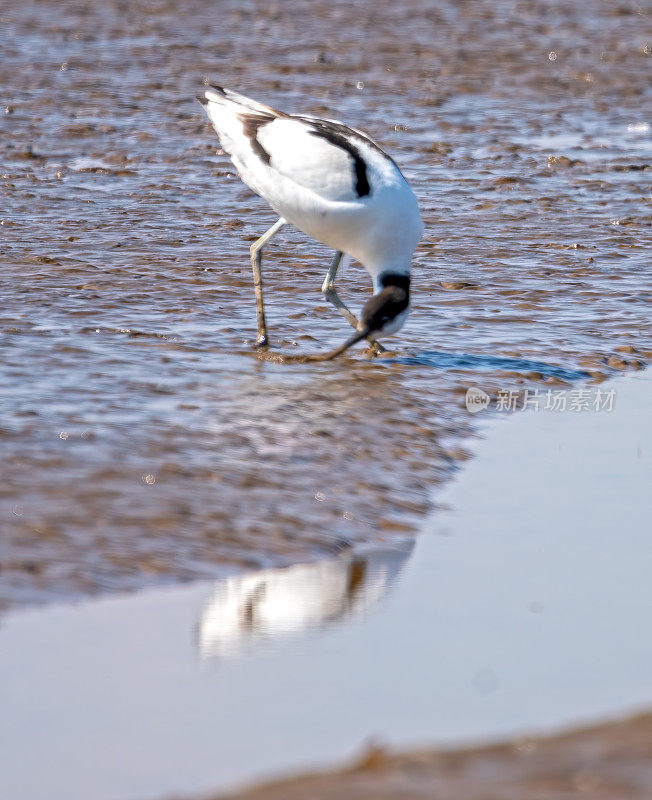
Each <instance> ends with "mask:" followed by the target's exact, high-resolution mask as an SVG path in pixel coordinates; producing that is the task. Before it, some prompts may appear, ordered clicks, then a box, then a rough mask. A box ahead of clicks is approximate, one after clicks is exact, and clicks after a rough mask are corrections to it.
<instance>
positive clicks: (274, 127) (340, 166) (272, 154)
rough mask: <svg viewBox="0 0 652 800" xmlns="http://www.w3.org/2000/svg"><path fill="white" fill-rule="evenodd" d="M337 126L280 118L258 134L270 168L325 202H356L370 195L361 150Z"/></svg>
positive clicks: (344, 131) (341, 126) (321, 122)
mask: <svg viewBox="0 0 652 800" xmlns="http://www.w3.org/2000/svg"><path fill="white" fill-rule="evenodd" d="M347 131H348V129H347V128H345V126H343V125H339V126H338V124H337V123H326V122H324V121H312V120H309V119H306V120H302V119H296V118H292V117H280V118H276V119H274V120H273V121H270V122H268V123H267V124H263V125H261V126H260V127H258V129H257V131H256V141H257V143H258V144H259V145H260V147H261V148H262V150H263V151H264V152H265V153H267V154H268V156H269V167H270V168H271V169H273V170H275V171H277V172H278V173H280V174H281V175H283V176H284V177H286V178H289V179H290V180H292V181H294V182H295V183H297V184H299V185H300V186H303V187H305V188H306V189H309V190H310V191H312V192H314V193H315V194H317V195H319V196H320V197H323V198H324V199H326V200H332V201H341V202H347V201H354V200H358V199H359V198H361V197H364V196H366V195H368V194H369V183H368V180H369V177H368V174H367V165H366V163H365V161H364V158H363V156H362V154H361V153H360V150H359V147H358V146H357V145H356V143H355V142H352V141H351V140H350V139H348V138H347V137H346V132H347Z"/></svg>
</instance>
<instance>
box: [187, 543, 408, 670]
mask: <svg viewBox="0 0 652 800" xmlns="http://www.w3.org/2000/svg"><path fill="white" fill-rule="evenodd" d="M411 550H412V544H411V543H410V544H409V545H407V546H406V547H404V548H403V549H392V550H382V551H377V552H374V553H372V554H370V555H369V556H367V557H365V558H342V559H337V560H335V561H322V562H319V563H317V564H299V565H297V566H294V567H287V568H285V569H276V570H263V571H261V572H253V573H247V574H245V575H235V576H233V577H231V578H226V579H224V580H223V581H220V582H219V583H218V585H217V586H216V588H215V591H214V592H213V595H212V597H211V599H210V601H209V602H208V604H207V605H206V607H205V608H204V611H203V613H202V617H201V621H200V624H199V648H200V651H201V653H202V655H204V656H225V655H235V654H237V653H238V652H240V650H241V649H242V648H243V646H244V645H246V644H247V643H249V642H252V641H255V640H256V639H259V638H262V637H266V636H278V635H285V634H296V633H301V632H303V631H308V630H311V629H316V628H320V627H322V626H323V625H326V624H328V623H329V622H332V621H333V620H336V619H339V618H341V617H346V616H349V617H350V616H357V615H360V614H363V613H364V612H366V611H367V610H368V609H369V608H371V607H372V606H373V605H375V604H376V603H377V602H378V601H379V600H380V599H381V598H382V597H383V596H384V595H385V594H386V593H387V591H388V589H389V587H390V585H391V583H392V581H393V580H394V578H395V577H396V576H397V575H398V573H399V571H400V569H401V567H402V566H403V563H404V561H405V560H406V559H407V557H408V556H409V554H410V552H411Z"/></svg>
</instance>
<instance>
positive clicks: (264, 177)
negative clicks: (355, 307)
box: [203, 88, 423, 291]
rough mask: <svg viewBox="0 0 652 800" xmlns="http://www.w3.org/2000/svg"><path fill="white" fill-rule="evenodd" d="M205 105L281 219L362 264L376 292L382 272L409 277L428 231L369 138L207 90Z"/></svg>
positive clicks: (237, 161)
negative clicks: (417, 247)
mask: <svg viewBox="0 0 652 800" xmlns="http://www.w3.org/2000/svg"><path fill="white" fill-rule="evenodd" d="M203 102H204V105H205V109H206V112H207V114H208V116H209V118H210V120H211V122H212V123H213V126H214V127H215V130H216V131H217V133H218V135H219V138H220V142H221V144H222V148H223V149H224V150H225V151H226V152H227V153H228V154H229V155H230V156H231V160H232V161H233V163H234V165H235V166H236V168H237V170H238V172H239V174H240V177H241V179H242V180H243V181H244V183H246V184H247V185H248V186H249V187H250V188H251V189H252V190H253V191H254V192H256V194H258V195H260V196H261V197H263V198H264V199H265V200H266V201H267V202H268V203H269V205H270V206H271V207H272V208H273V209H274V211H276V213H277V214H278V215H279V216H280V217H282V218H283V219H285V220H286V221H287V222H290V223H292V224H293V225H294V226H295V227H297V228H298V229H299V230H301V231H303V232H304V233H306V234H308V235H309V236H311V237H312V238H314V239H316V240H317V241H319V242H322V243H323V244H325V245H327V246H328V247H332V248H333V249H334V250H337V251H341V252H343V253H347V254H348V255H350V256H352V257H353V258H356V259H357V260H358V261H360V262H361V263H362V264H363V265H364V266H365V268H366V269H367V271H368V272H369V274H370V275H371V277H372V279H373V280H374V289H375V290H376V291H378V289H379V285H378V276H379V275H381V274H382V273H383V272H391V273H400V274H409V272H410V262H411V259H412V254H413V251H414V248H415V247H416V244H417V242H418V241H419V239H420V237H421V234H422V231H423V225H422V222H421V218H420V215H419V208H418V205H417V200H416V197H415V195H414V193H413V191H412V189H411V188H410V186H409V185H408V183H407V181H406V180H405V178H404V177H403V175H402V174H401V171H400V170H399V168H398V167H397V166H396V164H395V163H394V162H393V161H392V159H391V158H389V156H387V155H386V154H385V153H383V152H382V150H381V149H380V148H379V147H378V145H376V144H375V143H374V142H373V141H372V140H371V139H370V138H369V137H368V136H367V135H366V134H364V133H361V132H360V131H357V130H355V129H352V128H347V127H346V126H344V125H342V124H341V123H337V122H334V121H331V120H322V119H318V118H315V117H307V116H292V115H287V114H284V113H282V112H278V111H276V110H275V109H272V108H270V107H269V106H265V105H263V104H261V103H257V102H256V101H254V100H251V99H249V98H247V97H244V96H242V95H239V94H236V93H235V92H231V91H229V90H222V89H218V88H216V89H215V90H212V89H208V90H207V91H206V93H205V101H203ZM366 189H368V191H365V190H366Z"/></svg>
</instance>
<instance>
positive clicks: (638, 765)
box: [220, 714, 652, 800]
mask: <svg viewBox="0 0 652 800" xmlns="http://www.w3.org/2000/svg"><path fill="white" fill-rule="evenodd" d="M651 764H652V714H644V715H640V716H636V717H632V718H629V719H624V720H622V721H618V722H611V723H608V724H603V725H597V726H592V727H589V728H583V729H580V730H576V731H572V732H570V733H562V734H558V735H555V736H550V737H536V738H518V739H514V740H511V741H508V742H503V743H499V744H495V745H489V746H486V747H478V748H468V749H464V750H442V751H428V750H424V751H420V752H414V753H404V754H399V753H391V752H387V751H384V750H382V749H381V748H373V747H372V748H369V750H368V751H366V752H365V753H363V754H362V755H361V756H360V757H359V758H358V759H357V760H356V761H355V762H354V763H353V764H352V765H351V766H350V767H346V768H344V769H342V770H339V771H337V772H332V773H320V774H313V775H304V776H300V777H297V778H292V779H290V780H286V781H279V782H275V783H269V784H267V785H265V786H261V787H259V788H257V789H252V790H251V791H246V792H242V793H238V794H234V795H221V796H220V797H221V798H222V800H226V798H227V797H228V798H229V800H236V798H237V800H293V798H302V800H305V798H308V797H309V798H310V799H311V800H330V799H331V798H333V800H335V798H337V799H338V800H340V799H342V800H344V798H347V799H349V798H350V799H351V800H352V799H353V798H355V799H356V800H367V798H369V800H372V798H373V800H398V799H399V798H410V799H411V800H421V798H423V800H432V798H436V799H437V800H523V798H528V800H571V799H572V798H592V800H647V798H649V797H650V791H651V787H652V768H651V767H650V765H651Z"/></svg>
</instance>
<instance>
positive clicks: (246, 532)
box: [0, 0, 652, 606]
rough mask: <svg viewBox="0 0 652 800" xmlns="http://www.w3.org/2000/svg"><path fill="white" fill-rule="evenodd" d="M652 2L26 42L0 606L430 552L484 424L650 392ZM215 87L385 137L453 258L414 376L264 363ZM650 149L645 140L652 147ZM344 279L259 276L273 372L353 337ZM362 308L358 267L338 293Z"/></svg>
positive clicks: (200, 26)
mask: <svg viewBox="0 0 652 800" xmlns="http://www.w3.org/2000/svg"><path fill="white" fill-rule="evenodd" d="M648 23H649V19H647V18H646V17H645V15H644V7H643V6H642V5H641V4H639V3H637V2H631V3H630V2H623V3H618V4H615V5H614V4H613V3H609V2H595V3H591V4H584V3H564V2H550V3H548V2H547V3H542V2H536V0H524V1H523V2H492V3H489V2H480V3H478V2H458V0H455V2H452V1H451V2H441V3H438V4H435V5H433V4H432V3H428V2H425V0H406V2H401V3H398V4H389V5H382V4H379V3H377V2H372V1H371V0H363V1H362V2H358V3H355V4H351V3H348V2H347V3H345V2H340V1H339V0H337V1H336V2H328V3H324V2H321V0H310V1H309V2H303V3H296V2H285V3H254V2H245V3H241V2H235V1H234V0H225V2H220V3H217V4H215V3H207V2H202V1H201V0H178V1H177V2H174V3H173V2H169V0H136V2H133V3H124V2H118V0H108V2H104V1H103V2H101V3H100V2H96V1H95V0H93V1H92V2H86V1H85V2H81V0H73V1H72V2H66V3H65V4H62V3H59V2H56V3H55V2H53V1H52V0H40V2H26V3H21V4H13V5H7V4H5V5H4V6H3V7H2V10H1V11H0V27H1V30H2V38H1V40H0V48H1V55H2V57H1V58H0V86H2V112H3V113H2V115H1V116H0V192H1V205H0V296H1V298H2V301H1V303H0V331H1V338H0V456H1V458H0V524H1V526H2V537H1V539H0V604H4V605H5V606H9V605H22V604H31V603H35V602H44V601H47V600H51V599H55V598H62V597H71V596H81V595H86V594H94V593H99V592H111V591H118V590H124V589H130V588H140V587H143V586H145V585H151V584H156V583H161V582H166V581H179V580H187V579H192V578H197V577H203V576H213V575H215V574H218V573H219V572H220V571H222V570H231V569H234V568H240V567H244V566H252V567H263V566H268V565H279V564H285V563H290V562H294V561H298V560H304V559H315V558H320V557H323V556H326V555H331V554H333V553H335V552H338V551H340V550H342V549H345V548H351V547H359V546H362V545H365V544H370V543H371V544H374V543H378V542H381V541H387V540H390V539H392V538H394V537H396V536H410V535H411V534H412V533H413V532H414V530H415V529H416V527H417V526H418V524H419V520H420V519H421V518H422V515H423V513H424V512H425V511H426V509H427V508H428V505H429V497H430V492H431V490H432V487H433V486H434V485H436V484H437V482H439V481H441V480H443V479H445V478H446V477H447V476H448V475H449V474H450V472H451V469H452V468H454V466H455V464H456V463H457V462H458V461H459V459H460V458H463V457H464V452H463V450H462V449H461V442H462V440H463V438H464V437H465V436H467V435H468V434H469V433H471V432H472V430H473V419H472V418H471V417H470V416H469V415H468V413H467V412H466V410H465V407H464V404H463V397H464V393H465V390H466V388H467V387H468V386H470V385H475V386H479V387H481V388H483V389H485V390H486V391H488V392H495V391H496V390H498V389H500V388H506V389H512V388H519V387H522V386H524V385H534V386H543V387H545V386H547V385H558V384H560V383H565V382H568V381H570V380H575V379H581V380H600V379H602V377H604V376H605V375H607V374H610V373H613V372H615V371H618V370H624V369H640V368H642V367H643V366H644V365H645V363H646V360H647V359H648V358H649V356H650V354H651V352H652V335H651V330H650V289H651V287H652V281H651V280H650V278H651V267H650V259H649V243H650V219H651V216H650V197H649V186H650V164H651V163H652V152H651V149H650V129H649V120H648V119H647V118H646V117H645V115H644V113H643V109H644V108H646V107H647V108H649V107H650V94H651V93H652V87H651V83H650V80H649V68H650V55H651V54H652V36H650V34H649V32H648V33H646V30H648V31H649V29H646V25H647V24H648ZM204 79H210V80H213V81H218V82H221V83H223V84H225V85H227V86H231V87H233V88H234V89H237V90H239V91H242V92H245V93H249V94H252V95H254V96H256V97H259V98H260V99H261V100H263V101H266V102H270V103H272V104H273V105H275V106H278V107H280V108H282V109H285V110H288V111H297V112H306V113H307V112H309V113H314V114H323V115H326V116H331V117H336V118H340V119H343V120H344V121H345V122H348V123H350V124H353V125H355V126H357V127H360V128H363V129H365V130H367V131H368V132H369V133H370V134H372V135H373V136H374V137H375V138H376V139H377V140H378V141H379V142H380V143H381V144H382V146H383V147H384V148H386V149H387V150H388V151H389V152H390V153H391V154H392V155H393V156H394V157H395V159H396V160H397V162H398V163H399V164H400V165H401V166H402V167H403V169H404V171H405V174H406V176H407V177H408V179H409V180H410V182H411V183H412V185H413V186H414V188H415V190H416V192H417V194H418V196H419V199H420V204H421V208H422V213H423V217H424V222H425V225H426V234H425V237H424V239H423V241H422V243H421V244H420V246H419V248H418V251H417V254H416V257H415V264H414V306H413V313H412V316H411V319H410V320H409V322H408V324H407V325H406V327H405V328H404V329H403V331H401V333H400V335H399V336H397V337H395V338H394V339H392V340H389V341H388V344H389V345H390V346H391V348H392V350H393V354H394V358H387V357H384V358H382V359H374V360H368V359H365V358H364V357H362V356H361V355H360V354H359V352H356V353H355V354H352V357H348V356H347V357H346V358H343V359H340V360H336V361H334V362H331V363H317V364H311V363H306V364H287V365H284V364H275V363H264V362H263V363H261V362H260V361H259V359H258V358H257V356H256V353H255V352H254V348H253V343H254V339H255V334H256V326H255V307H254V299H253V287H252V281H251V274H250V266H249V259H248V246H249V244H250V242H251V241H253V240H254V239H255V238H256V237H258V236H259V235H260V234H261V233H262V232H263V231H264V230H265V229H266V228H267V227H268V226H269V225H270V224H271V223H272V222H273V221H274V217H273V215H272V213H271V212H270V211H269V209H268V208H267V207H266V205H265V204H264V202H263V201H261V200H259V199H258V198H256V197H254V196H252V195H251V193H250V192H249V191H248V190H247V188H246V187H245V186H243V185H242V184H241V183H240V182H239V180H238V179H237V176H236V175H235V171H234V169H233V167H232V166H231V164H230V163H229V162H228V160H227V159H225V157H224V156H222V155H219V154H216V148H217V140H216V138H215V135H214V133H213V131H212V129H211V127H210V125H209V124H208V122H207V120H206V119H205V115H204V114H203V112H202V109H201V107H200V106H199V104H197V103H196V101H195V100H194V97H195V95H196V94H197V93H198V91H200V90H201V86H202V81H203V80H204ZM646 126H647V127H646ZM329 259H330V254H329V253H328V252H327V251H326V249H325V248H323V247H321V246H319V245H316V244H314V243H313V242H311V241H309V240H307V239H306V238H305V237H304V236H303V235H301V234H300V233H298V232H293V231H287V232H285V231H284V232H283V235H282V236H279V237H278V239H277V240H275V242H274V243H273V244H272V245H271V246H270V248H269V250H268V252H267V255H266V257H265V258H264V259H263V269H264V275H265V290H266V303H267V312H268V322H269V326H270V334H271V338H272V347H273V348H274V349H275V350H279V351H282V352H292V351H293V350H294V349H295V348H296V352H297V353H303V352H306V353H311V352H315V351H320V350H327V349H328V348H331V347H334V346H335V345H337V344H339V343H341V342H342V340H343V338H344V337H347V336H349V335H350V329H349V328H348V325H347V324H346V323H345V322H344V320H342V318H341V317H340V316H339V314H338V313H337V312H336V311H335V310H334V309H333V308H331V307H330V306H329V304H328V303H326V302H325V300H324V299H323V297H322V295H321V293H320V291H319V289H320V286H321V283H322V281H323V277H324V275H325V273H326V270H327V267H328V264H329ZM339 287H340V290H341V292H342V295H343V296H344V297H345V298H346V299H347V300H348V301H350V302H351V304H352V305H353V307H354V308H358V307H359V306H360V305H361V304H362V303H363V302H364V301H365V300H366V299H367V298H368V296H369V292H370V285H369V279H368V277H367V275H366V273H365V272H364V271H363V270H362V269H361V268H360V267H359V266H357V265H353V266H352V267H350V268H349V270H348V271H347V273H346V274H345V275H344V276H343V277H342V279H341V280H340V281H339Z"/></svg>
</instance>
